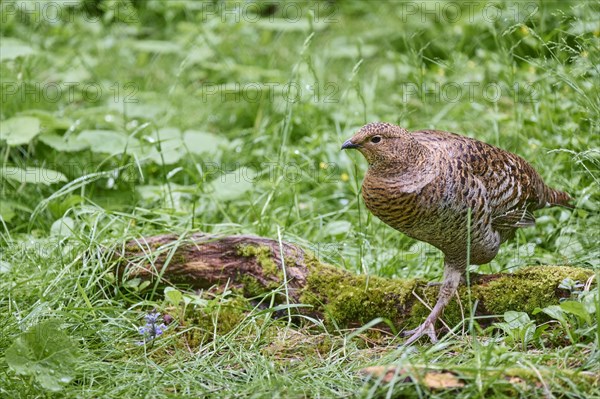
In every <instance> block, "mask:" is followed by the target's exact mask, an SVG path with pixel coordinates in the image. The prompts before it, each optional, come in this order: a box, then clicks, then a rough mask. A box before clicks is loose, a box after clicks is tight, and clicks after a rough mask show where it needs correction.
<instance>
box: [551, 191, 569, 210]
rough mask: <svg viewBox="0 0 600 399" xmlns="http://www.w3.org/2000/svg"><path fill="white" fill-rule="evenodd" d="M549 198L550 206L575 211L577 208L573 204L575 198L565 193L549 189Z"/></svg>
mask: <svg viewBox="0 0 600 399" xmlns="http://www.w3.org/2000/svg"><path fill="white" fill-rule="evenodd" d="M547 198H548V201H547V202H548V204H549V206H564V207H565V208H570V209H575V206H574V205H572V204H571V201H573V198H572V197H571V196H570V195H569V194H567V193H565V192H563V191H558V190H554V189H552V188H548V195H547Z"/></svg>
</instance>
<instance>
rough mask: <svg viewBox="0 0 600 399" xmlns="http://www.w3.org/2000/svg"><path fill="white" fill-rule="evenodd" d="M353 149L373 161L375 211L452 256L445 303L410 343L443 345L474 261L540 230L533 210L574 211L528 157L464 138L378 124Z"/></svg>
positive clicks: (367, 186) (442, 296)
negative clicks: (438, 328)
mask: <svg viewBox="0 0 600 399" xmlns="http://www.w3.org/2000/svg"><path fill="white" fill-rule="evenodd" d="M349 148H356V149H357V150H358V151H360V152H361V153H362V155H363V156H364V157H365V158H366V159H367V161H368V163H369V169H368V171H367V173H366V175H365V179H364V181H363V185H362V196H363V199H364V201H365V205H366V206H367V208H368V209H369V210H370V211H371V212H372V213H373V214H374V215H375V216H377V217H378V218H379V219H381V220H382V221H383V222H385V223H386V224H388V225H390V226H391V227H393V228H395V229H396V230H399V231H401V232H402V233H404V234H406V235H408V236H409V237H412V238H414V239H417V240H421V241H425V242H427V243H429V244H431V245H433V246H435V247H436V248H438V249H439V250H441V251H442V252H443V253H444V280H443V282H442V285H441V288H440V292H439V297H438V301H437V303H436V304H435V306H434V308H433V309H432V311H431V313H430V314H429V316H428V317H427V319H426V320H425V322H423V324H421V325H420V326H419V327H418V328H416V329H414V330H411V331H407V332H406V333H405V334H406V335H410V338H409V339H408V340H407V341H406V343H405V345H409V344H411V343H413V342H414V341H416V340H417V339H419V338H420V337H421V336H423V335H425V334H426V335H428V336H429V337H430V338H431V340H432V341H433V342H436V341H437V338H436V334H435V329H434V324H435V321H436V320H437V319H438V317H439V316H440V314H441V312H442V310H443V309H444V307H445V306H446V305H447V304H448V302H449V301H450V299H451V298H452V296H453V295H454V293H455V292H456V289H457V287H458V284H459V282H460V280H461V277H462V275H463V273H464V272H465V270H466V268H467V264H475V265H480V264H484V263H487V262H489V261H491V260H492V259H493V258H494V257H495V256H496V254H497V253H498V248H499V247H500V244H502V243H503V242H504V241H506V240H508V239H509V238H511V237H513V236H514V234H515V231H516V229H517V228H519V227H529V226H534V225H535V218H534V216H533V214H532V211H534V210H536V209H540V208H544V207H546V206H553V205H563V206H568V207H570V205H569V201H570V200H571V197H570V196H569V195H568V194H567V193H564V192H560V191H557V190H554V189H552V188H550V187H548V186H546V185H545V184H544V182H543V181H542V178H541V177H540V175H539V174H538V173H537V172H536V171H535V170H534V169H533V167H532V166H531V165H529V164H528V163H527V162H526V161H525V160H524V159H523V158H521V157H519V156H517V155H515V154H511V153H510V152H507V151H504V150H502V149H500V148H497V147H494V146H491V145H489V144H486V143H483V142H481V141H477V140H475V139H471V138H468V137H463V136H460V135H458V134H454V133H448V132H443V131H438V130H420V131H416V132H410V133H409V132H408V131H407V130H406V129H404V128H401V127H399V126H395V125H391V124H389V123H370V124H368V125H365V126H363V127H362V128H361V129H360V130H359V131H358V132H357V133H356V134H355V135H354V136H353V137H352V138H351V139H350V140H347V141H346V142H345V143H344V144H343V146H342V149H349ZM469 220H470V234H469V233H468V232H467V226H468V225H469ZM468 241H470V253H467V248H468Z"/></svg>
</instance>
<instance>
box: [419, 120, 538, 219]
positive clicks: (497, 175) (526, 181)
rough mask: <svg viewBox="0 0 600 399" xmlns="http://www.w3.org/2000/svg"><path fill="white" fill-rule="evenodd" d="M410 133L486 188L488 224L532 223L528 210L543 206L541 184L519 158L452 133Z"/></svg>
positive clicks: (431, 131)
mask: <svg viewBox="0 0 600 399" xmlns="http://www.w3.org/2000/svg"><path fill="white" fill-rule="evenodd" d="M413 136H414V137H415V138H416V139H417V140H418V141H419V142H421V143H422V144H424V145H426V146H428V147H429V148H432V149H434V151H441V152H442V153H443V154H444V155H445V156H447V157H448V158H449V159H453V160H454V161H455V162H458V163H459V164H460V165H461V167H464V168H466V169H467V172H468V173H471V174H472V175H473V176H474V177H476V178H477V179H479V181H481V183H482V184H483V186H484V187H485V189H486V195H487V198H486V199H487V201H488V203H489V206H490V210H491V217H492V225H494V226H496V227H497V228H501V229H506V228H511V227H512V228H516V227H528V226H533V225H534V224H535V217H534V216H533V214H532V213H531V212H532V211H533V210H535V209H539V208H543V207H544V206H545V205H546V202H547V201H546V200H545V198H544V193H545V185H544V183H543V181H542V178H541V177H540V175H539V174H538V173H537V172H536V171H535V170H534V169H533V167H532V166H531V165H529V164H528V163H527V161H525V160H524V159H523V158H521V157H519V156H518V155H515V154H512V153H510V152H508V151H505V150H502V149H500V148H497V147H494V146H492V145H490V144H486V143H484V142H481V141H479V140H475V139H472V138H469V137H464V136H460V135H458V134H454V133H449V132H443V131H439V130H421V131H417V132H413Z"/></svg>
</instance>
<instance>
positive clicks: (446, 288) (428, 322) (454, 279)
mask: <svg viewBox="0 0 600 399" xmlns="http://www.w3.org/2000/svg"><path fill="white" fill-rule="evenodd" d="M461 276H462V272H461V270H460V269H459V268H454V267H450V266H448V264H446V267H445V268H444V281H443V282H442V287H441V288H440V293H439V296H438V300H437V303H436V304H435V306H434V307H433V309H432V310H431V313H430V314H429V316H427V319H425V321H424V322H423V324H421V325H420V326H419V327H417V328H415V329H414V330H409V331H405V332H404V333H403V334H402V335H404V336H408V335H410V338H409V339H408V340H407V341H406V342H405V343H404V346H408V345H410V344H412V343H413V342H415V341H416V340H418V339H419V338H421V337H422V336H423V335H427V336H428V337H429V338H430V339H431V342H433V343H436V342H437V341H438V339H437V337H436V335H435V322H436V320H437V319H438V318H439V317H440V315H441V314H442V311H443V310H444V307H446V305H447V304H448V302H450V300H451V299H452V296H453V295H454V293H455V292H456V289H457V288H458V284H459V283H460V279H461Z"/></svg>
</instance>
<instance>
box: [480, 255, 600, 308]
mask: <svg viewBox="0 0 600 399" xmlns="http://www.w3.org/2000/svg"><path fill="white" fill-rule="evenodd" d="M592 273H593V272H592V271H591V270H590V271H587V270H585V269H580V268H573V267H568V266H544V267H539V266H538V267H528V268H525V269H522V270H519V271H518V272H516V273H514V274H507V275H506V276H503V277H500V278H498V279H496V280H493V281H491V282H490V283H488V284H482V285H479V286H477V287H475V290H474V293H475V297H476V298H478V299H479V300H480V301H482V304H483V306H484V307H485V309H486V310H487V312H488V313H490V314H499V315H501V314H503V313H504V312H506V311H508V310H515V311H520V312H527V313H529V314H531V313H532V312H533V311H534V310H535V309H536V308H538V307H539V308H543V307H546V306H549V305H555V304H557V303H558V300H557V298H558V297H559V296H558V295H556V291H557V290H558V285H559V284H560V283H561V281H562V280H564V279H565V278H567V277H570V278H572V279H573V280H579V281H585V280H586V279H587V278H588V277H590V275H591V274H592Z"/></svg>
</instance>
